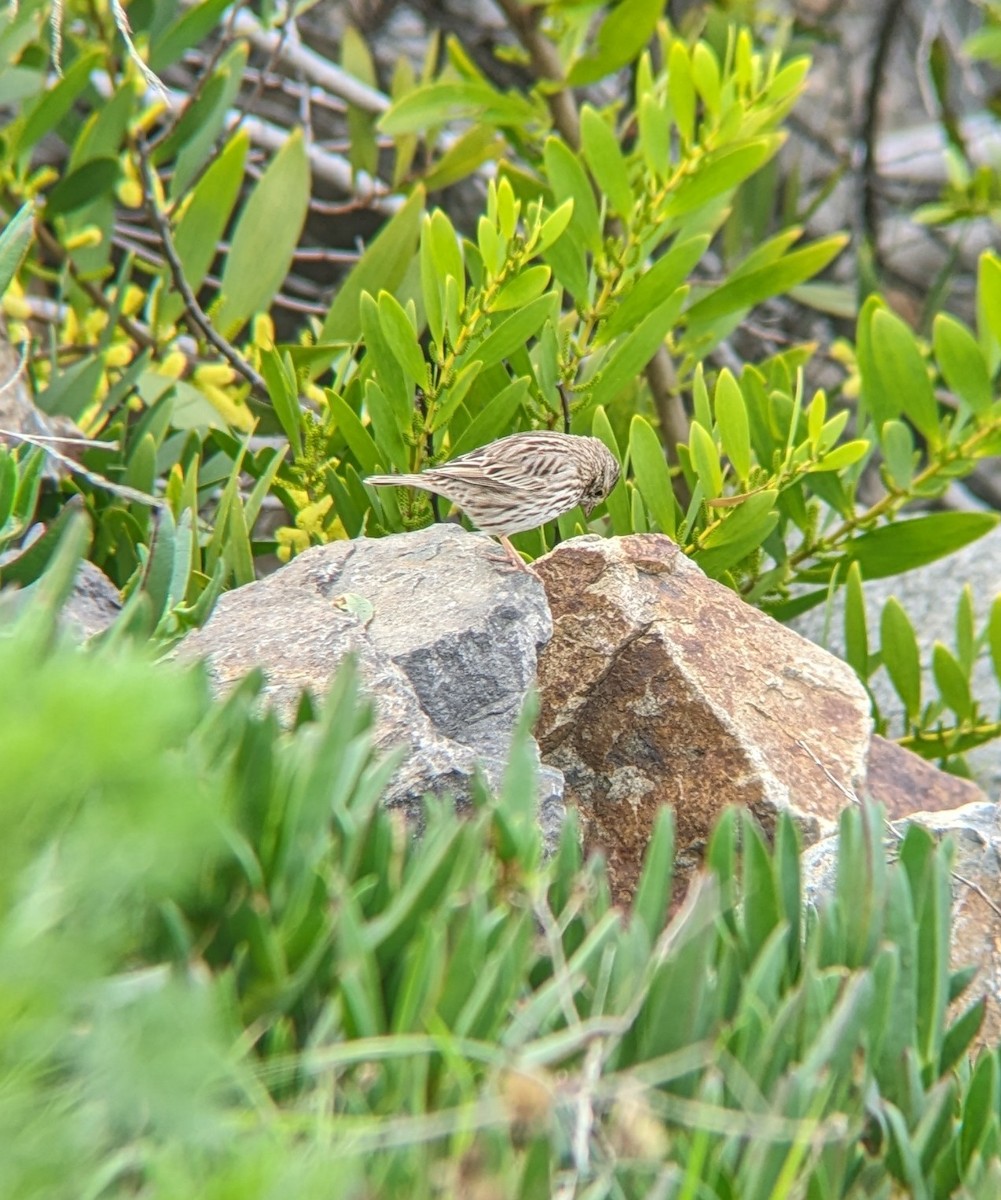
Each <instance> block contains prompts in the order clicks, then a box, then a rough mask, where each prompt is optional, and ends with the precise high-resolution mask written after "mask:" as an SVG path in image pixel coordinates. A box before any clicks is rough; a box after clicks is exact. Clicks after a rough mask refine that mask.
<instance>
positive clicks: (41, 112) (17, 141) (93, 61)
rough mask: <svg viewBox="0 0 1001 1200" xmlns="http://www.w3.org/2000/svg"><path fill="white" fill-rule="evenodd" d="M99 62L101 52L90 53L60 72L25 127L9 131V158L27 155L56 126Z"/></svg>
mask: <svg viewBox="0 0 1001 1200" xmlns="http://www.w3.org/2000/svg"><path fill="white" fill-rule="evenodd" d="M100 62H101V51H100V50H91V51H89V52H88V53H86V54H81V55H80V57H79V58H78V59H77V60H76V62H75V63H74V64H73V65H72V66H71V67H70V68H69V69H68V70H67V71H65V72H64V73H63V76H62V78H61V79H58V80H56V82H55V84H54V85H53V86H52V87H50V88H49V89H48V91H47V92H46V93H45V95H44V96H43V97H42V98H41V99H40V100H39V101H38V103H37V104H35V105H34V106H33V107H32V109H31V111H30V112H29V113H28V115H27V117H26V118H25V121H24V124H23V125H21V126H20V128H18V127H17V126H16V125H15V126H14V129H13V131H12V133H13V136H12V138H11V143H10V148H9V151H8V153H9V154H10V155H11V157H17V156H18V155H20V154H25V155H30V154H31V153H32V152H33V151H34V149H35V147H36V145H37V144H38V143H39V142H40V141H41V140H42V138H43V137H44V136H45V135H46V134H47V133H48V132H49V131H50V130H51V129H54V128H55V127H56V125H58V124H59V122H60V121H61V120H62V119H63V117H65V116H66V114H67V113H68V112H69V110H70V109H71V108H72V106H73V103H74V101H75V100H76V98H77V96H79V95H80V93H81V92H82V91H83V89H84V88H85V87H86V86H87V84H88V82H89V81H90V73H91V71H93V70H95V69H96V68H97V67H98V66H99V65H100Z"/></svg>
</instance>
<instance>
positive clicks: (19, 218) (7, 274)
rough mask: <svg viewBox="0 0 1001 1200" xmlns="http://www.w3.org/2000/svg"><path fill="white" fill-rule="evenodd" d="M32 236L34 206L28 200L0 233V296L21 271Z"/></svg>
mask: <svg viewBox="0 0 1001 1200" xmlns="http://www.w3.org/2000/svg"><path fill="white" fill-rule="evenodd" d="M34 235H35V206H34V204H33V203H32V202H31V201H30V200H29V201H28V202H27V203H26V204H22V205H21V207H20V208H19V209H18V210H17V212H16V213H15V214H14V215H13V216H12V217H11V219H10V220H9V221H8V222H7V224H6V225H5V226H4V231H3V233H0V296H3V295H4V294H5V292H6V291H7V289H8V288H9V287H10V283H11V280H12V279H13V278H14V276H15V275H16V274H17V273H18V271H19V270H20V269H21V263H22V262H23V261H24V256H25V255H26V254H27V253H28V247H29V246H30V245H31V240H32V238H33V237H34Z"/></svg>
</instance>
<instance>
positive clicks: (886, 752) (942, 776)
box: [865, 734, 987, 821]
mask: <svg viewBox="0 0 1001 1200" xmlns="http://www.w3.org/2000/svg"><path fill="white" fill-rule="evenodd" d="M865 790H866V796H867V797H868V798H869V799H871V800H876V801H878V802H879V803H880V804H882V805H883V807H884V808H885V809H886V815H887V817H888V818H889V819H890V820H891V821H896V820H898V819H899V818H900V817H906V816H909V815H910V814H911V813H914V812H919V811H921V812H944V811H945V810H946V809H952V808H961V807H962V806H963V805H964V804H977V803H979V802H981V801H984V800H986V799H987V797H986V796H985V795H984V793H983V791H982V790H981V789H980V788H979V787H977V785H976V784H975V783H973V782H972V781H971V780H969V779H962V778H960V777H959V776H958V775H948V774H947V773H946V772H945V771H940V770H939V769H938V767H935V766H933V765H932V764H931V763H930V762H926V761H925V760H924V759H923V758H921V757H920V756H919V755H917V754H914V753H912V752H911V751H910V750H906V749H904V747H903V746H898V745H897V744H896V742H889V741H887V740H886V738H882V737H880V736H879V735H878V734H873V738H872V741H871V743H870V745H869V767H868V772H867V775H866V783H865Z"/></svg>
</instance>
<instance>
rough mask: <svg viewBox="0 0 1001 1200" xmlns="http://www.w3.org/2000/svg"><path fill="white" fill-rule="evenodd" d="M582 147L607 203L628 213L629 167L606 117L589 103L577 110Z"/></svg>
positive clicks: (624, 214) (623, 214)
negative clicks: (578, 111) (579, 111)
mask: <svg viewBox="0 0 1001 1200" xmlns="http://www.w3.org/2000/svg"><path fill="white" fill-rule="evenodd" d="M580 137H581V149H582V151H583V154H584V158H585V160H586V162H587V165H588V166H589V167H590V168H591V174H592V175H593V176H594V178H595V180H596V181H597V184H598V187H599V188H600V189H601V190H602V191H603V192H604V193H605V195H606V197H607V198H608V205H609V207H610V208H611V209H612V211H613V212H617V213H618V214H619V216H621V217H628V216H629V214H630V213H631V212H632V208H633V203H634V201H633V190H632V188H631V187H630V185H629V171H628V170H627V168H626V160H625V157H624V156H623V154H622V150H621V148H620V147H619V139H618V137H617V136H616V134H615V133H614V132H613V130H612V128H611V126H610V125H609V124H608V122H607V121H605V120H604V118H603V117H601V116H600V115H599V114H598V112H597V111H596V110H595V109H593V108H592V107H591V106H590V105H589V104H585V105H584V107H583V108H582V109H581V114H580Z"/></svg>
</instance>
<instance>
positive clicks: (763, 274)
mask: <svg viewBox="0 0 1001 1200" xmlns="http://www.w3.org/2000/svg"><path fill="white" fill-rule="evenodd" d="M847 242H848V238H847V236H845V235H842V234H838V235H836V236H834V237H829V238H823V239H822V240H821V241H818V242H813V243H811V244H810V245H809V246H804V247H803V248H802V249H801V250H794V251H792V253H791V254H786V255H784V256H783V257H782V258H780V259H779V260H778V262H774V263H768V264H767V265H766V266H763V267H761V268H759V269H758V270H755V271H749V272H747V273H746V274H741V275H737V276H735V277H734V278H731V279H728V280H727V282H726V283H724V284H721V285H720V286H719V287H718V288H716V289H715V290H714V291H712V292H710V293H709V295H708V296H704V297H703V298H702V299H701V300H697V301H696V302H695V303H694V304H693V305H692V306H691V307H690V308H689V309H688V313H687V316H688V320H689V322H690V323H692V324H695V323H701V322H709V321H715V320H718V319H719V318H720V317H725V316H729V315H730V314H731V313H736V312H743V311H745V310H747V309H749V308H753V307H754V305H756V304H760V303H761V302H762V300H767V299H768V298H769V297H771V296H778V295H780V294H781V293H782V292H787V291H789V289H790V288H793V287H795V286H796V285H797V284H800V283H803V282H804V281H805V280H807V279H811V278H812V277H813V276H814V275H816V274H817V273H818V272H820V271H822V270H823V269H824V268H825V267H826V266H827V265H828V264H829V263H830V262H831V261H832V260H833V259H835V258H836V257H837V256H838V255H839V254H840V253H841V251H842V250H843V249H844V247H845V245H846V244H847Z"/></svg>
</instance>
